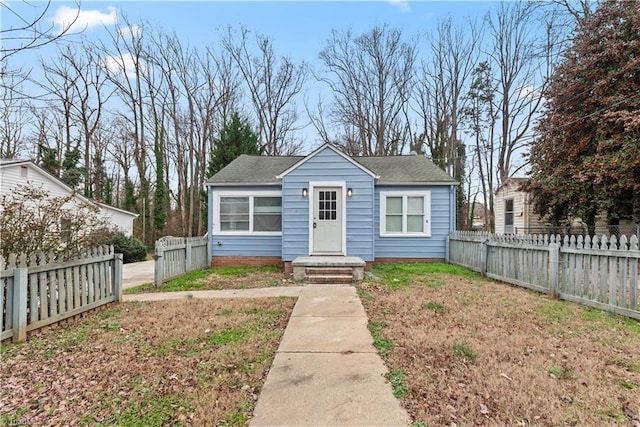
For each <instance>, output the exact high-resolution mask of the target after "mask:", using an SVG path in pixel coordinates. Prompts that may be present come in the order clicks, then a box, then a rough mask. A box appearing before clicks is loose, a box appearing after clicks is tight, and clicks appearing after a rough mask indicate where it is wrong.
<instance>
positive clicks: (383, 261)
mask: <svg viewBox="0 0 640 427" xmlns="http://www.w3.org/2000/svg"><path fill="white" fill-rule="evenodd" d="M390 262H420V263H428V262H445V259H444V258H376V259H375V261H373V263H374V264H387V263H390ZM367 266H368V263H367Z"/></svg>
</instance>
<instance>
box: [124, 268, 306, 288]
mask: <svg viewBox="0 0 640 427" xmlns="http://www.w3.org/2000/svg"><path fill="white" fill-rule="evenodd" d="M298 285H300V283H299V282H295V281H293V279H292V278H291V275H289V274H285V273H284V272H283V270H282V269H281V268H279V267H274V266H265V267H252V266H239V267H213V268H207V269H205V270H196V271H192V272H190V273H187V274H185V275H184V276H181V277H178V278H177V279H173V280H170V281H168V282H166V283H163V284H162V285H160V286H158V287H155V286H154V285H153V284H151V283H150V284H146V285H141V286H137V287H134V288H130V289H126V290H125V294H137V293H142V292H176V291H204V290H222V289H252V288H266V287H278V286H298Z"/></svg>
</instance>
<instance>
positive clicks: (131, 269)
mask: <svg viewBox="0 0 640 427" xmlns="http://www.w3.org/2000/svg"><path fill="white" fill-rule="evenodd" d="M154 266H155V261H154V260H151V261H142V262H132V263H129V264H124V265H123V266H122V285H123V286H122V287H123V288H124V289H127V288H132V287H134V286H138V285H143V284H145V283H153V270H154Z"/></svg>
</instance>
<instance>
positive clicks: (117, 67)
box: [102, 53, 136, 79]
mask: <svg viewBox="0 0 640 427" xmlns="http://www.w3.org/2000/svg"><path fill="white" fill-rule="evenodd" d="M102 63H103V64H104V67H105V68H106V69H107V70H108V71H109V72H110V73H114V74H119V73H122V72H124V74H125V75H126V76H127V77H128V78H130V79H133V78H135V77H136V73H135V70H136V68H135V62H134V60H133V56H132V55H131V54H130V53H125V54H124V55H122V56H108V57H106V58H104V59H103V60H102Z"/></svg>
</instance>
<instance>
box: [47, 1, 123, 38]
mask: <svg viewBox="0 0 640 427" xmlns="http://www.w3.org/2000/svg"><path fill="white" fill-rule="evenodd" d="M117 20H118V9H117V8H115V7H111V6H110V7H107V12H106V13H105V12H101V11H100V10H80V11H78V9H77V8H73V7H68V6H60V7H58V9H57V10H56V13H55V14H54V15H53V18H51V22H53V24H54V25H57V26H58V29H59V31H60V32H63V31H69V32H78V31H83V30H88V29H91V28H93V27H96V26H99V25H114V24H115V23H116V22H117Z"/></svg>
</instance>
